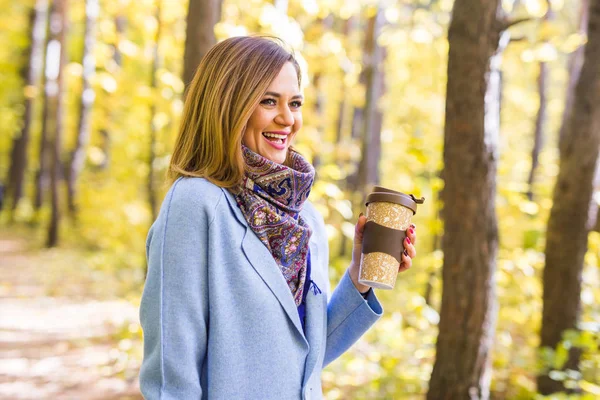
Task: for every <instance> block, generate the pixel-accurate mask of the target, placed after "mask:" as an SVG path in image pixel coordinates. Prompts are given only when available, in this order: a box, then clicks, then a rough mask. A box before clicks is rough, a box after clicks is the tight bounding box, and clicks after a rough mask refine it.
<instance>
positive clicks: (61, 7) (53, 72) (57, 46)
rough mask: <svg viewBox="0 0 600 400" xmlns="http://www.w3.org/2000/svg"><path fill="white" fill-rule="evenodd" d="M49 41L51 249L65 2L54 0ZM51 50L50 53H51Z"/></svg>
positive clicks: (55, 232)
mask: <svg viewBox="0 0 600 400" xmlns="http://www.w3.org/2000/svg"><path fill="white" fill-rule="evenodd" d="M50 21H51V24H50V41H49V43H48V48H49V52H48V56H47V59H46V62H47V63H48V65H47V67H46V70H47V71H50V73H49V75H50V76H49V78H50V80H49V81H48V84H50V93H49V95H48V101H49V103H50V105H51V108H50V109H51V111H52V114H53V120H54V125H53V126H52V127H51V129H50V132H51V135H52V136H51V149H52V165H51V167H52V169H51V170H50V193H51V206H52V207H51V215H50V225H49V227H48V239H47V242H46V245H47V246H48V247H54V246H56V245H58V241H59V224H60V199H59V193H58V192H59V185H60V178H61V176H62V173H61V169H62V163H61V147H62V136H63V131H64V67H65V65H66V61H67V54H66V53H67V47H66V45H67V40H66V36H67V35H66V33H67V0H55V3H54V9H53V10H52V14H51V15H50ZM50 49H52V51H50Z"/></svg>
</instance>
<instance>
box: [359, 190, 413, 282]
mask: <svg viewBox="0 0 600 400" xmlns="http://www.w3.org/2000/svg"><path fill="white" fill-rule="evenodd" d="M424 201H425V198H421V199H417V198H415V196H413V195H412V194H404V193H400V192H397V191H395V190H391V189H386V188H383V187H381V186H375V188H374V189H373V192H372V193H370V194H369V195H368V196H367V201H366V206H367V223H366V225H365V230H364V234H363V244H362V255H361V263H360V272H359V277H358V282H359V283H361V284H363V285H367V286H371V287H374V288H378V289H393V288H394V284H395V283H396V277H397V275H398V267H399V266H400V263H401V262H402V252H403V251H404V238H405V237H406V230H407V229H408V228H409V226H410V222H411V219H412V216H413V215H414V214H415V213H416V212H417V204H423V202H424Z"/></svg>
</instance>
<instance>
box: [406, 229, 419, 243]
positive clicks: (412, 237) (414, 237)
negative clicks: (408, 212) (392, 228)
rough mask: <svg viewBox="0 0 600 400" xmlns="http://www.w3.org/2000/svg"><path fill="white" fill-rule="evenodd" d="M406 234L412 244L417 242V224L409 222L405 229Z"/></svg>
mask: <svg viewBox="0 0 600 400" xmlns="http://www.w3.org/2000/svg"><path fill="white" fill-rule="evenodd" d="M406 236H407V237H408V238H409V239H410V241H411V242H412V244H415V243H417V226H416V225H415V224H410V227H409V228H408V229H407V230H406Z"/></svg>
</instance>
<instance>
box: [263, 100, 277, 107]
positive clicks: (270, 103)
mask: <svg viewBox="0 0 600 400" xmlns="http://www.w3.org/2000/svg"><path fill="white" fill-rule="evenodd" d="M260 104H264V105H266V106H274V105H275V100H273V99H264V100H263V101H261V102H260Z"/></svg>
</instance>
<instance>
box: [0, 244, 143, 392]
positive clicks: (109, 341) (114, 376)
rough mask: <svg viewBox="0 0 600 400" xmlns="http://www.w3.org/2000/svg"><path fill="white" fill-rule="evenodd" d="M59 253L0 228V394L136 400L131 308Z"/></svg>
mask: <svg viewBox="0 0 600 400" xmlns="http://www.w3.org/2000/svg"><path fill="white" fill-rule="evenodd" d="M63 252H64V250H35V249H31V248H29V246H28V241H27V240H26V239H25V238H22V237H14V236H11V235H9V234H8V233H6V232H3V233H0V398H1V399H15V400H16V399H31V400H33V399H35V400H40V399H52V400H54V399H56V400H59V399H74V400H83V399H90V400H95V399H141V396H140V394H139V388H138V383H137V373H138V370H139V360H140V354H139V352H140V351H141V344H140V340H139V338H140V335H139V323H138V316H137V307H136V306H135V305H133V304H131V303H129V302H126V301H123V300H105V299H102V296H101V295H99V293H101V292H102V288H103V287H106V286H107V285H111V282H110V280H109V281H107V278H106V277H105V276H94V275H93V274H92V273H90V271H89V270H87V271H86V270H85V268H78V264H77V263H78V261H77V257H69V256H66V257H65V254H63ZM90 276H93V279H92V278H90ZM93 282H96V283H97V284H94V283H93ZM88 289H89V290H88Z"/></svg>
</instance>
